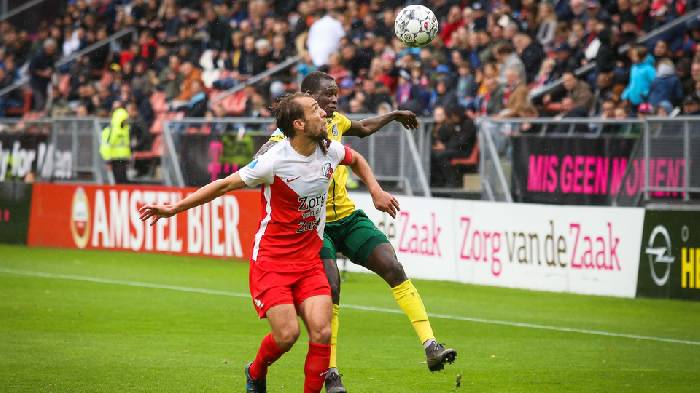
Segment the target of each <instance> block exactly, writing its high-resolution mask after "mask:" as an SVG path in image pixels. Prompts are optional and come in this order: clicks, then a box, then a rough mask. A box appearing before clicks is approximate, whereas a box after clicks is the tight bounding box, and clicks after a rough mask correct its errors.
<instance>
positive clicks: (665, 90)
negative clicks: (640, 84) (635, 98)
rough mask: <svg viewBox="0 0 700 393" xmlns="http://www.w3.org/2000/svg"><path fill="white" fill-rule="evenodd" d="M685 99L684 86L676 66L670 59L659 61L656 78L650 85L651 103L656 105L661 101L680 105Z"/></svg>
mask: <svg viewBox="0 0 700 393" xmlns="http://www.w3.org/2000/svg"><path fill="white" fill-rule="evenodd" d="M682 100H683V86H682V85H681V81H680V79H678V76H677V75H676V68H675V67H674V66H673V62H672V61H671V60H669V59H663V60H661V61H659V64H658V66H657V68H656V78H654V80H653V81H652V82H651V85H650V86H649V100H648V101H649V103H650V104H651V105H653V106H654V107H656V106H657V105H658V104H659V102H661V101H670V102H671V103H672V104H674V105H679V104H680V103H681V101H682Z"/></svg>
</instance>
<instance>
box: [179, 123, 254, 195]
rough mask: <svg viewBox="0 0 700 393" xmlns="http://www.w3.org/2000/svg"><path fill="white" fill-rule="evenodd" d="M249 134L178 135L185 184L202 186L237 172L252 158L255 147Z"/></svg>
mask: <svg viewBox="0 0 700 393" xmlns="http://www.w3.org/2000/svg"><path fill="white" fill-rule="evenodd" d="M253 142H254V141H253V137H252V136H250V135H243V136H238V135H237V134H236V133H227V134H224V135H182V136H180V144H179V157H180V167H181V168H182V176H183V178H184V181H185V185H187V186H189V187H199V186H203V185H205V184H207V183H209V182H211V181H213V180H216V179H221V178H224V177H226V176H228V175H230V174H231V173H234V172H236V171H237V170H238V169H240V168H241V167H243V166H245V165H246V164H248V163H249V162H250V161H252V159H253V155H254V154H255V152H256V151H257V150H255V146H254V143H253Z"/></svg>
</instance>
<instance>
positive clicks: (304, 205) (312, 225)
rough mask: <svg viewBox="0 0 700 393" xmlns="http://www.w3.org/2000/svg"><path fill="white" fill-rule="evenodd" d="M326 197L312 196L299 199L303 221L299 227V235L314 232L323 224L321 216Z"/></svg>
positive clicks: (323, 195) (299, 208) (324, 195)
mask: <svg viewBox="0 0 700 393" xmlns="http://www.w3.org/2000/svg"><path fill="white" fill-rule="evenodd" d="M326 195H327V194H325V193H324V194H322V195H312V196H303V197H299V199H298V202H299V207H298V209H297V210H299V211H300V212H301V221H299V223H298V226H297V233H303V232H308V231H313V230H315V229H316V228H318V225H319V224H320V223H321V215H322V214H323V209H324V207H325V203H326Z"/></svg>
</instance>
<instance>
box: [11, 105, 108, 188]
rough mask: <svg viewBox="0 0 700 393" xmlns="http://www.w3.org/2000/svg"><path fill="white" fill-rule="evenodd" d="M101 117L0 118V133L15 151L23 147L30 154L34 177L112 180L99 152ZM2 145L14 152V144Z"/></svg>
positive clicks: (40, 178)
mask: <svg viewBox="0 0 700 393" xmlns="http://www.w3.org/2000/svg"><path fill="white" fill-rule="evenodd" d="M104 121H105V120H104V119H99V118H94V117H87V118H85V117H83V118H77V117H58V118H46V119H39V120H16V119H8V118H3V119H0V135H4V136H5V137H7V139H12V140H14V142H13V145H14V144H15V143H16V144H17V147H16V149H17V151H19V150H20V149H23V150H24V151H25V153H24V156H25V157H30V158H31V160H32V163H31V168H33V169H32V171H31V172H32V175H33V177H34V178H35V179H38V180H42V181H51V182H61V181H65V182H85V183H97V184H104V183H113V181H110V179H111V177H110V174H108V173H107V170H106V166H105V164H104V162H103V160H102V158H101V157H100V155H99V147H100V131H101V129H102V128H101V123H102V122H104ZM7 139H6V140H7ZM2 149H3V150H7V149H9V150H10V151H11V152H14V151H15V146H2ZM12 165H15V164H12ZM25 169H28V167H26V168H25ZM22 175H25V174H24V173H22ZM6 177H7V176H6ZM0 181H3V179H0Z"/></svg>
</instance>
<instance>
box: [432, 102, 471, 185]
mask: <svg viewBox="0 0 700 393" xmlns="http://www.w3.org/2000/svg"><path fill="white" fill-rule="evenodd" d="M438 108H441V109H442V111H441V112H442V113H440V114H438V116H437V117H436V118H435V120H436V121H437V120H438V119H440V117H441V116H442V115H443V113H444V116H445V119H444V121H442V122H441V123H440V125H439V126H436V129H434V134H433V137H434V141H433V147H432V155H431V168H433V167H434V168H435V170H434V171H433V170H431V183H433V184H437V185H442V186H446V187H456V186H458V184H459V179H458V176H457V175H458V173H459V172H458V171H457V170H456V168H455V167H454V166H453V165H452V163H451V160H452V159H454V158H467V157H469V155H470V154H471V152H472V150H473V149H474V145H475V143H476V126H475V125H474V122H473V121H472V120H471V119H468V118H465V116H464V111H463V110H462V109H461V107H459V106H458V105H454V104H452V105H451V106H448V107H447V108H445V109H443V108H442V107H438ZM436 114H437V112H436ZM432 175H435V177H436V179H435V181H434V182H433V179H432Z"/></svg>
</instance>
